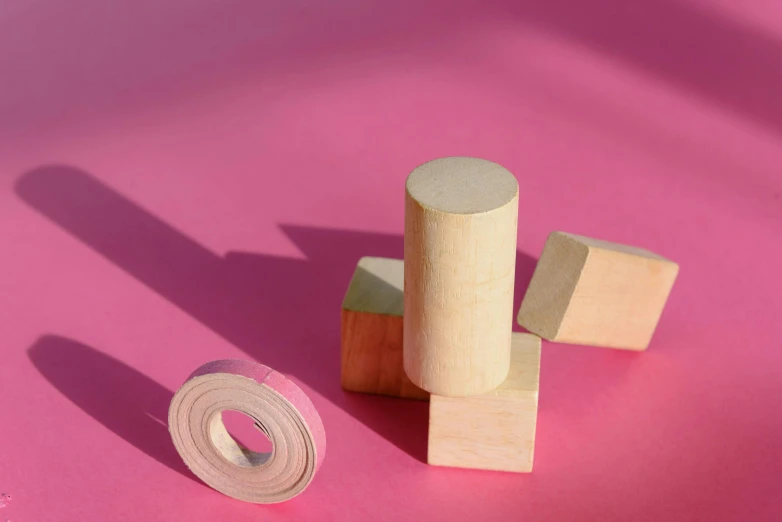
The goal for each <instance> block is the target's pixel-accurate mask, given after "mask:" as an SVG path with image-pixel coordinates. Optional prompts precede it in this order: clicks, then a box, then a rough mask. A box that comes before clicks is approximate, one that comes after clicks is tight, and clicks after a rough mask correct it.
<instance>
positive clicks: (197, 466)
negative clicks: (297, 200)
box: [168, 360, 326, 504]
mask: <svg viewBox="0 0 782 522" xmlns="http://www.w3.org/2000/svg"><path fill="white" fill-rule="evenodd" d="M224 410H235V411H239V412H241V413H244V414H245V415H247V416H248V417H250V418H252V419H253V421H254V422H255V425H256V427H258V429H260V430H261V431H262V432H263V433H264V434H265V435H266V436H267V437H268V438H269V440H270V441H271V443H272V446H273V450H272V452H271V453H256V452H254V451H250V450H248V449H247V448H245V447H243V446H242V445H241V444H239V443H237V442H236V441H235V440H234V439H233V438H232V437H231V436H230V435H229V434H228V432H227V431H226V429H225V425H224V424H223V421H222V415H221V413H222V412H223V411H224ZM168 429H169V432H170V433H171V439H172V440H173V441H174V446H176V449H177V451H178V452H179V454H180V455H181V456H182V459H183V460H184V461H185V464H187V466H188V467H189V468H190V470H191V471H192V472H193V473H195V474H196V475H197V476H198V478H200V479H201V480H203V481H204V482H205V483H206V484H208V485H209V486H211V487H212V488H214V489H216V490H217V491H220V492H221V493H224V494H226V495H228V496H230V497H233V498H236V499H239V500H244V501H247V502H254V503H257V504H273V503H276V502H283V501H285V500H288V499H290V498H293V497H295V496H296V495H298V494H299V493H301V492H302V491H304V489H305V488H306V487H307V486H308V485H309V483H310V482H311V481H312V478H313V477H314V476H315V473H316V472H317V470H318V468H320V465H321V463H322V462H323V457H324V456H325V454H326V433H325V431H324V429H323V423H322V422H321V420H320V416H319V415H318V412H317V411H316V410H315V407H314V406H313V404H312V402H311V401H310V399H309V397H307V395H306V394H305V393H304V392H303V391H302V390H301V388H299V387H298V386H296V384H294V383H293V381H291V380H289V379H287V378H286V377H285V376H283V375H281V374H279V373H277V372H275V371H274V370H272V369H271V368H268V367H267V366H263V365H261V364H258V363H254V362H250V361H239V360H223V361H214V362H209V363H206V364H204V365H203V366H201V367H200V368H198V369H197V370H196V371H195V372H193V374H192V375H190V377H189V378H188V379H187V381H186V382H185V383H184V384H183V385H182V387H181V388H180V389H179V390H178V391H177V392H176V394H175V395H174V398H173V399H172V400H171V406H170V408H169V411H168Z"/></svg>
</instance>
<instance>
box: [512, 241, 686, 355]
mask: <svg viewBox="0 0 782 522" xmlns="http://www.w3.org/2000/svg"><path fill="white" fill-rule="evenodd" d="M678 273H679V265H677V264H676V263H674V262H673V261H669V260H668V259H665V258H663V257H661V256H659V255H657V254H655V253H653V252H649V251H648V250H644V249H642V248H637V247H632V246H627V245H620V244H617V243H610V242H608V241H602V240H599V239H592V238H588V237H584V236H578V235H575V234H568V233H564V232H553V233H552V234H551V235H550V236H549V238H548V240H547V241H546V245H545V247H544V249H543V254H542V255H541V256H540V260H539V261H538V264H537V267H536V268H535V273H534V275H533V276H532V281H531V282H530V285H529V288H528V289H527V293H526V295H525V296H524V300H523V301H522V303H521V308H520V309H519V314H518V323H519V324H520V325H521V326H523V327H524V328H526V329H527V330H529V331H531V332H534V333H536V334H538V335H540V336H541V337H543V338H545V339H548V340H550V341H556V342H562V343H573V344H585V345H592V346H605V347H610V348H620V349H627V350H645V349H646V348H647V347H648V346H649V342H650V340H651V338H652V334H653V333H654V330H655V328H656V327H657V323H658V322H659V319H660V315H661V314H662V311H663V308H664V307H665V303H666V301H667V299H668V295H669V294H670V292H671V288H672V287H673V283H674V281H675V280H676V276H677V275H678Z"/></svg>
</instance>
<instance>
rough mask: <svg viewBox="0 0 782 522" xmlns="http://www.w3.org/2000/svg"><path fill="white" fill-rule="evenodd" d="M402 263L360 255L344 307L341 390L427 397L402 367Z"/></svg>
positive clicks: (418, 397) (417, 397)
mask: <svg viewBox="0 0 782 522" xmlns="http://www.w3.org/2000/svg"><path fill="white" fill-rule="evenodd" d="M403 280H404V267H403V262H402V260H401V259H388V258H382V257H364V258H361V260H360V261H359V262H358V266H357V267H356V271H355V273H354V274H353V279H352V280H351V281H350V286H349V287H348V291H347V293H346V294H345V300H344V301H343V303H342V387H343V388H344V389H345V390H348V391H355V392H362V393H375V394H379V395H390V396H393V397H405V398H411V399H428V398H429V394H428V393H427V392H425V391H424V390H422V389H421V388H419V387H417V386H416V385H415V384H413V383H412V382H411V381H410V379H409V378H408V377H407V375H406V374H405V371H404V367H403V363H402V326H403V325H402V323H403V319H402V307H403V296H402V285H403Z"/></svg>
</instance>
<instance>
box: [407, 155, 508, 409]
mask: <svg viewBox="0 0 782 522" xmlns="http://www.w3.org/2000/svg"><path fill="white" fill-rule="evenodd" d="M405 189H406V190H405V266H404V270H405V279H404V290H405V291H404V294H405V297H404V300H405V304H404V307H405V317H404V323H405V327H404V364H405V371H406V372H407V375H408V376H409V377H410V379H411V380H412V381H413V382H414V383H415V384H416V385H418V386H420V387H421V388H423V389H425V390H427V391H429V392H432V393H436V394H438V395H444V396H449V397H465V396H470V395H479V394H482V393H485V392H488V391H490V390H492V389H494V388H496V387H497V386H498V385H499V384H500V383H501V382H502V381H504V380H505V377H506V376H507V375H508V367H509V364H510V328H509V326H508V325H510V324H511V323H512V321H513V279H514V274H515V264H516V226H517V219H518V208H519V205H518V198H519V187H518V183H517V182H516V178H514V177H513V175H512V174H511V173H510V172H508V171H507V170H505V169H504V168H503V167H501V166H500V165H497V164H496V163H492V162H490V161H486V160H481V159H475V158H442V159H438V160H434V161H430V162H428V163H425V164H423V165H421V166H419V167H417V168H416V169H415V170H413V172H412V173H410V176H408V178H407V182H406V184H405Z"/></svg>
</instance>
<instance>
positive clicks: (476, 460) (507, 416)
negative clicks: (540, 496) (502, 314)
mask: <svg viewBox="0 0 782 522" xmlns="http://www.w3.org/2000/svg"><path fill="white" fill-rule="evenodd" d="M539 374H540V337H538V336H537V335H532V334H526V333H515V332H514V333H513V335H512V338H511V361H510V373H509V374H508V377H507V379H505V381H504V382H503V383H502V384H500V386H499V387H498V388H497V389H495V390H493V391H491V392H489V393H485V394H483V395H475V396H472V397H464V398H455V397H442V396H439V395H432V396H431V398H430V403H429V450H428V458H427V461H428V462H429V464H432V465H435V466H451V467H458V468H474V469H490V470H498V471H515V472H529V471H532V459H533V454H534V451H535V426H536V424H537V418H538V382H539Z"/></svg>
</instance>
